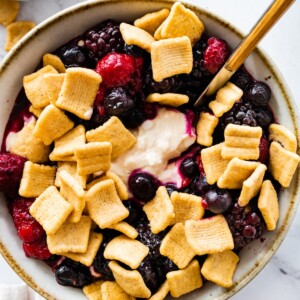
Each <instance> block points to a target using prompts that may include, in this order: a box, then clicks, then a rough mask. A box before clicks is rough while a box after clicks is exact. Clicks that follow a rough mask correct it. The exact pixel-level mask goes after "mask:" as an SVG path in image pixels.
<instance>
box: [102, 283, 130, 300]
mask: <svg viewBox="0 0 300 300" xmlns="http://www.w3.org/2000/svg"><path fill="white" fill-rule="evenodd" d="M101 294H102V300H135V298H134V297H132V296H130V295H128V294H126V293H125V291H123V290H122V288H121V287H120V286H119V285H118V284H117V283H116V282H115V281H105V282H104V283H103V284H102V285H101Z"/></svg>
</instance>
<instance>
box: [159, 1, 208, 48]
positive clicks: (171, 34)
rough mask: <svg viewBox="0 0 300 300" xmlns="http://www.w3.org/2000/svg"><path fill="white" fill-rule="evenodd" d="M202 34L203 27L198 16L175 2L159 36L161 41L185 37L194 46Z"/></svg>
mask: <svg viewBox="0 0 300 300" xmlns="http://www.w3.org/2000/svg"><path fill="white" fill-rule="evenodd" d="M203 32H204V25H203V23H202V22H201V20H200V19H199V18H198V16H197V15H196V14H195V13H194V12H193V11H191V10H190V9H187V8H185V7H184V6H183V5H182V4H181V3H180V2H175V3H174V4H173V6H172V8H171V11H170V14H169V16H168V17H167V18H166V20H165V21H164V22H163V26H162V29H161V33H160V35H161V37H162V38H163V39H167V38H175V37H182V36H187V37H188V38H189V39H190V41H191V43H192V45H195V44H196V43H197V41H199V40H200V38H201V35H202V33H203Z"/></svg>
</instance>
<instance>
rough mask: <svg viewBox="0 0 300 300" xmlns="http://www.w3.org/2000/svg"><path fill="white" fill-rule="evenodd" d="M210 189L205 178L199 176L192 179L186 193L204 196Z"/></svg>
mask: <svg viewBox="0 0 300 300" xmlns="http://www.w3.org/2000/svg"><path fill="white" fill-rule="evenodd" d="M210 188H211V186H210V185H209V184H208V183H207V180H206V176H205V175H204V176H203V175H201V176H197V177H195V178H193V180H192V182H191V184H190V186H189V188H188V191H186V192H187V193H189V194H194V195H198V196H204V194H205V193H206V192H207V191H208V190H209V189H210Z"/></svg>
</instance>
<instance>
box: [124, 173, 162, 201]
mask: <svg viewBox="0 0 300 300" xmlns="http://www.w3.org/2000/svg"><path fill="white" fill-rule="evenodd" d="M128 184H129V189H130V191H131V192H132V194H133V195H134V197H136V198H137V199H138V200H141V201H144V202H147V201H149V200H151V199H153V198H154V196H155V193H156V190H157V188H158V186H157V183H156V180H155V178H154V177H153V176H152V175H150V174H148V173H143V172H137V173H133V174H131V175H130V177H129V180H128Z"/></svg>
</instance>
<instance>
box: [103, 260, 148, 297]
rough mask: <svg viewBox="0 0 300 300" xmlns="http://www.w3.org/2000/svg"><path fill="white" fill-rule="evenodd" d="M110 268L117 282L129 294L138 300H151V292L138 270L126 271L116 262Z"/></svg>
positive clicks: (110, 264) (112, 262)
mask: <svg viewBox="0 0 300 300" xmlns="http://www.w3.org/2000/svg"><path fill="white" fill-rule="evenodd" d="M108 266H109V267H110V269H111V270H112V272H113V275H114V278H115V279H116V282H117V283H118V284H119V285H120V287H121V288H122V289H123V290H124V291H125V292H126V293H127V294H129V295H131V296H133V297H137V298H149V297H150V296H151V291H150V290H149V289H148V288H147V286H146V284H145V282H144V280H143V277H142V275H141V274H140V273H139V272H138V271H137V270H132V271H130V270H126V269H124V268H122V267H121V266H120V265H119V264H118V263H117V262H115V261H111V262H110V263H109V264H108Z"/></svg>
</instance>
